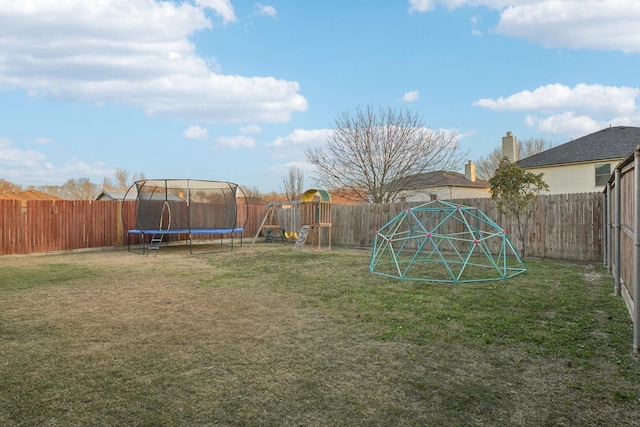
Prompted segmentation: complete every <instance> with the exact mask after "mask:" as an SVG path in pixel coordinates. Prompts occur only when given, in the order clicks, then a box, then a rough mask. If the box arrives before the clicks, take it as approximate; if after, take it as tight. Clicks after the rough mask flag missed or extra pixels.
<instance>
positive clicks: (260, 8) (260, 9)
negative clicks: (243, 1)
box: [253, 3, 278, 18]
mask: <svg viewBox="0 0 640 427" xmlns="http://www.w3.org/2000/svg"><path fill="white" fill-rule="evenodd" d="M254 9H255V10H256V11H255V13H253V15H263V16H268V17H270V18H275V17H276V16H277V15H278V12H277V11H276V8H275V7H273V6H268V5H264V4H262V3H256V4H255V5H254Z"/></svg>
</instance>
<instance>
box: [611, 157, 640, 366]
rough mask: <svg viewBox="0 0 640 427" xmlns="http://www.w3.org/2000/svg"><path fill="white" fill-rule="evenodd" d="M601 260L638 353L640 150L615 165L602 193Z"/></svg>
mask: <svg viewBox="0 0 640 427" xmlns="http://www.w3.org/2000/svg"><path fill="white" fill-rule="evenodd" d="M604 199H605V202H604V203H605V205H604V207H605V208H604V216H605V220H604V224H605V226H604V236H603V242H604V263H605V265H606V266H607V268H608V269H609V270H610V271H611V272H612V274H613V283H614V289H615V293H616V295H622V297H623V299H624V301H625V303H626V305H627V309H628V310H629V314H630V315H631V319H632V320H633V348H634V351H635V352H636V353H640V310H638V306H637V302H638V301H640V149H638V150H636V151H635V152H633V153H632V154H631V155H630V156H629V157H627V158H626V159H625V160H623V161H622V162H620V163H619V164H618V166H616V168H615V170H614V173H613V175H612V177H611V179H610V180H609V183H608V184H607V187H606V188H605V192H604Z"/></svg>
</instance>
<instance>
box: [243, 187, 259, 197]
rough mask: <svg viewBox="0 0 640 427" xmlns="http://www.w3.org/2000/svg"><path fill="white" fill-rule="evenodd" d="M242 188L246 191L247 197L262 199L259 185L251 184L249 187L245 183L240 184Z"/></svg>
mask: <svg viewBox="0 0 640 427" xmlns="http://www.w3.org/2000/svg"><path fill="white" fill-rule="evenodd" d="M240 189H241V190H242V192H243V193H244V195H245V197H246V198H247V199H260V198H262V193H260V190H258V187H256V186H255V185H254V186H251V187H247V186H244V185H241V186H240Z"/></svg>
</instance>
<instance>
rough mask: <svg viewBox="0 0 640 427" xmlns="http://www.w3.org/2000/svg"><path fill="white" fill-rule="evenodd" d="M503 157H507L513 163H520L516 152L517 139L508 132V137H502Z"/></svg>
mask: <svg viewBox="0 0 640 427" xmlns="http://www.w3.org/2000/svg"><path fill="white" fill-rule="evenodd" d="M502 157H506V158H507V159H509V160H511V161H512V162H517V161H518V152H517V151H516V137H515V136H513V135H512V134H511V132H507V136H503V137H502Z"/></svg>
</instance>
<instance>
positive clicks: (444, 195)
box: [400, 161, 491, 202]
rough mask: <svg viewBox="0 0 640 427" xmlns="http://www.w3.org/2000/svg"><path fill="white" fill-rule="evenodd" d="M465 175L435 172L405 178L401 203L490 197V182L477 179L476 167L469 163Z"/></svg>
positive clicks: (465, 167)
mask: <svg viewBox="0 0 640 427" xmlns="http://www.w3.org/2000/svg"><path fill="white" fill-rule="evenodd" d="M464 171H465V173H464V174H461V173H459V172H451V171H433V172H426V173H421V174H417V175H412V176H409V177H407V178H404V179H403V180H401V181H406V184H405V185H402V184H401V185H402V188H403V191H402V192H401V193H400V199H401V201H407V202H422V201H428V200H436V199H438V200H451V199H466V198H478V197H490V194H489V189H490V188H491V185H489V182H487V181H484V180H482V179H477V178H476V166H475V164H474V163H473V162H472V161H469V162H468V163H467V164H465V166H464Z"/></svg>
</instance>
